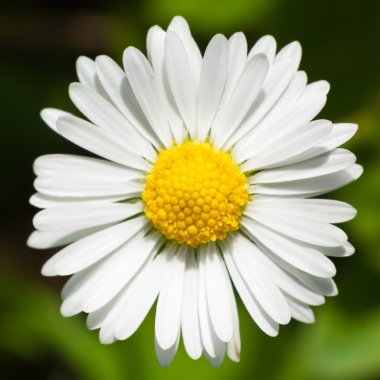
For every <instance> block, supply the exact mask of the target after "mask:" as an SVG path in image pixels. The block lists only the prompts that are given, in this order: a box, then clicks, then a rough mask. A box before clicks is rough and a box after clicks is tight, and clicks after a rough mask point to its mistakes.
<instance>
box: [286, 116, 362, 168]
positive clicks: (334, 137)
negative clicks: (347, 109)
mask: <svg viewBox="0 0 380 380" xmlns="http://www.w3.org/2000/svg"><path fill="white" fill-rule="evenodd" d="M357 130H358V126H357V124H349V123H340V124H333V129H332V131H331V133H330V135H329V136H328V137H327V138H326V139H325V140H323V141H322V142H321V143H319V144H318V145H316V146H314V147H312V148H311V149H309V150H307V151H305V152H303V153H301V154H299V155H296V156H294V157H292V158H290V159H289V160H287V161H286V164H292V163H295V162H300V161H304V160H307V159H310V158H312V157H316V156H319V155H321V154H324V153H327V152H329V151H331V150H333V149H335V148H337V147H338V146H340V145H342V144H344V143H345V142H346V141H348V140H349V139H350V138H351V137H352V136H353V135H354V134H355V133H356V131H357Z"/></svg>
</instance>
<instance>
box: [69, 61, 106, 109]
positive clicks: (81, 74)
mask: <svg viewBox="0 0 380 380" xmlns="http://www.w3.org/2000/svg"><path fill="white" fill-rule="evenodd" d="M76 69H77V75H78V79H79V81H80V82H81V83H82V84H83V85H84V86H86V87H87V88H90V89H92V90H94V91H95V92H97V93H98V94H99V95H101V96H102V97H103V98H105V99H107V101H108V102H110V103H113V102H112V100H111V98H110V97H109V96H108V94H107V92H106V91H105V90H104V87H103V86H102V84H101V83H100V81H99V77H98V75H97V72H96V67H95V62H94V61H93V60H92V59H90V58H88V57H85V56H80V57H79V58H78V59H77V62H76Z"/></svg>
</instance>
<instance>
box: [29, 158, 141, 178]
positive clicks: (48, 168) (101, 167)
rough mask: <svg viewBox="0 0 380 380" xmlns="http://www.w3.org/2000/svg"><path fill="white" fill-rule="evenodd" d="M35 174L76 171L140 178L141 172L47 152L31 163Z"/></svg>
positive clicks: (110, 163)
mask: <svg viewBox="0 0 380 380" xmlns="http://www.w3.org/2000/svg"><path fill="white" fill-rule="evenodd" d="M33 169H34V172H35V174H36V175H38V176H43V175H54V174H55V173H57V172H59V173H58V174H61V173H78V174H80V175H82V176H83V175H84V174H86V175H87V176H91V177H97V178H99V179H100V178H102V177H104V176H106V177H122V178H124V179H142V178H143V176H142V175H141V172H139V171H137V170H133V169H130V168H126V167H125V166H121V165H117V164H114V163H112V162H109V161H105V160H101V159H97V158H93V157H83V156H74V155H71V154H47V155H45V156H40V157H38V158H37V159H36V160H35V161H34V164H33Z"/></svg>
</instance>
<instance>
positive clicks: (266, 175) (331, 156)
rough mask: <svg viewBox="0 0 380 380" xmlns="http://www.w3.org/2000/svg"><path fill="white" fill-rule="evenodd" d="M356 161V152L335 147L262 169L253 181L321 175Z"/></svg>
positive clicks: (338, 169)
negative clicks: (291, 161)
mask: <svg viewBox="0 0 380 380" xmlns="http://www.w3.org/2000/svg"><path fill="white" fill-rule="evenodd" d="M355 161H356V157H355V155H354V154H352V153H351V152H349V151H348V150H345V149H335V150H333V151H332V152H331V153H327V154H323V155H320V156H317V157H314V158H311V159H309V160H306V161H302V162H299V163H296V164H292V165H287V166H283V167H281V168H278V169H271V170H265V171H262V172H260V173H258V174H256V175H254V176H253V178H252V183H257V184H259V183H260V184H261V183H276V182H287V181H295V180H298V179H306V178H313V177H319V176H321V175H326V174H330V173H335V172H337V171H340V170H343V169H345V168H347V167H348V166H350V165H352V164H353V163H354V162H355Z"/></svg>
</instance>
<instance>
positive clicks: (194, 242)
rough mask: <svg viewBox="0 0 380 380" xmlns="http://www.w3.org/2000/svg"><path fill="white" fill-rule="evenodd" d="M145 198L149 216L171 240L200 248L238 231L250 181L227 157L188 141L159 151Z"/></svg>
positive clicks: (207, 144)
mask: <svg viewBox="0 0 380 380" xmlns="http://www.w3.org/2000/svg"><path fill="white" fill-rule="evenodd" d="M142 198H143V201H144V203H145V214H146V216H147V217H148V218H149V219H150V220H151V221H152V222H153V224H154V226H155V227H156V228H158V229H159V230H160V231H162V233H163V234H164V235H165V236H166V237H167V238H168V239H174V240H176V241H177V242H178V243H180V244H183V243H187V244H189V245H190V246H192V247H197V246H198V245H200V244H203V243H207V242H209V241H215V240H222V239H225V237H226V235H227V233H228V232H230V231H235V230H237V229H238V228H239V219H240V215H241V211H242V207H243V206H245V205H246V203H247V202H248V191H247V178H246V177H245V175H244V174H243V173H242V172H241V171H240V170H239V168H238V167H237V166H236V165H235V164H234V163H233V161H232V159H231V156H230V155H229V154H228V153H223V152H220V151H217V150H215V149H214V148H213V147H212V146H211V144H209V143H197V142H191V141H188V142H185V143H183V144H181V145H176V146H174V147H172V148H171V149H168V150H163V151H161V152H160V154H159V156H158V158H157V161H156V162H155V164H154V167H153V170H152V172H151V173H150V174H149V175H148V176H147V177H146V185H145V189H144V192H143V195H142Z"/></svg>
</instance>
